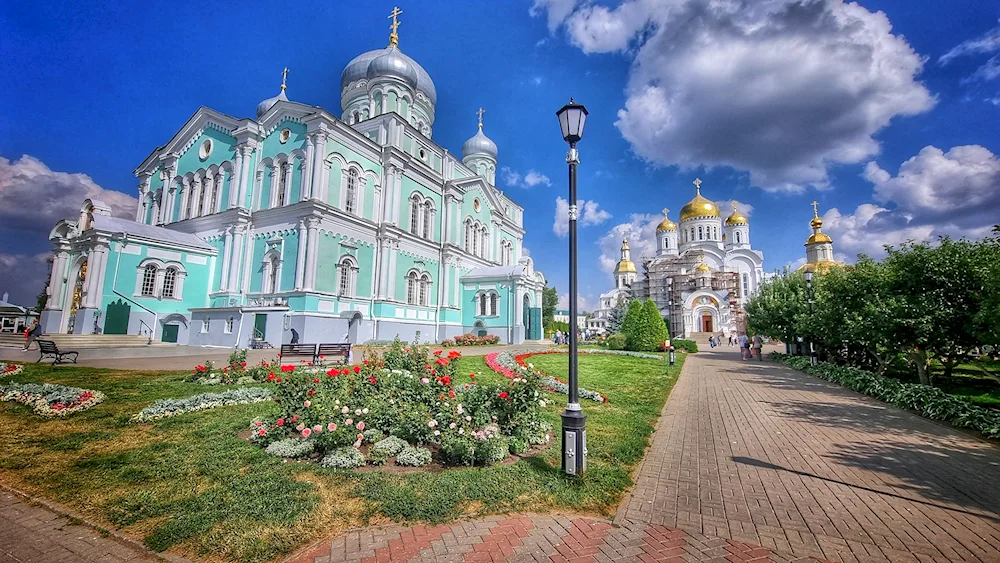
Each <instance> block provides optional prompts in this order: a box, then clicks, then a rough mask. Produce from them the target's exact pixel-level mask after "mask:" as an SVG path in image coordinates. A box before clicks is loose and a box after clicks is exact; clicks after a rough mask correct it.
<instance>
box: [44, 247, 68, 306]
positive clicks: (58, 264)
mask: <svg viewBox="0 0 1000 563" xmlns="http://www.w3.org/2000/svg"><path fill="white" fill-rule="evenodd" d="M68 257H69V255H68V254H67V253H66V252H65V251H62V250H60V251H59V252H57V253H56V256H55V259H53V260H52V272H51V273H50V274H49V289H48V294H49V298H48V300H47V301H46V302H45V308H46V309H61V308H62V302H63V276H64V274H63V271H64V270H65V269H66V260H67V259H68Z"/></svg>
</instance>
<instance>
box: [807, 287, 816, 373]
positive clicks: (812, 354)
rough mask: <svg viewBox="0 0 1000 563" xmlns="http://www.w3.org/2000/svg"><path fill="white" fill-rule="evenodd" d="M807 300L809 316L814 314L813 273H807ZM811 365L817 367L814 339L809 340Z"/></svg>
mask: <svg viewBox="0 0 1000 563" xmlns="http://www.w3.org/2000/svg"><path fill="white" fill-rule="evenodd" d="M806 298H807V300H808V301H809V316H810V317H812V314H813V273H812V271H809V270H807V271H806ZM809 364H810V365H813V366H814V365H816V352H815V350H813V341H812V338H810V339H809Z"/></svg>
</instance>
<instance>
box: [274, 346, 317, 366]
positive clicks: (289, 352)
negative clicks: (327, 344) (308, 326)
mask: <svg viewBox="0 0 1000 563" xmlns="http://www.w3.org/2000/svg"><path fill="white" fill-rule="evenodd" d="M290 358H309V361H310V362H311V361H313V360H315V359H316V345H315V344H282V345H281V360H282V361H284V360H287V359H290Z"/></svg>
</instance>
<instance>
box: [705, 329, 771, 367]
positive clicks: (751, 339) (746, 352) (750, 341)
mask: <svg viewBox="0 0 1000 563" xmlns="http://www.w3.org/2000/svg"><path fill="white" fill-rule="evenodd" d="M708 345H709V346H711V347H712V348H715V347H716V346H722V335H721V334H720V335H718V336H715V335H714V334H713V335H712V336H709V337H708ZM729 345H730V346H734V345H735V346H739V347H740V358H741V359H743V360H749V359H751V358H753V357H754V356H757V359H759V360H760V361H764V356H763V355H762V354H761V349H763V348H764V339H763V338H761V336H760V335H759V334H755V335H753V336H750V335H748V334H730V335H729Z"/></svg>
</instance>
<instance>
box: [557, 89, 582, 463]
mask: <svg viewBox="0 0 1000 563" xmlns="http://www.w3.org/2000/svg"><path fill="white" fill-rule="evenodd" d="M556 117H558V118H559V128H560V129H561V130H562V137H563V139H564V140H565V141H566V142H567V143H569V152H568V153H566V163H567V164H568V165H569V334H570V336H569V402H567V403H566V410H565V411H564V412H563V414H562V468H563V471H564V472H565V473H566V474H567V475H576V476H580V475H583V472H584V471H586V469H587V416H586V415H585V414H583V409H581V408H580V390H579V387H578V382H577V365H576V354H577V342H576V341H577V335H576V310H577V287H576V286H577V283H576V217H577V209H576V165H577V164H579V163H580V158H579V154H578V153H577V152H576V143H577V142H579V141H580V139H582V138H583V126H584V124H585V123H586V122H587V108H585V107H583V105H582V104H577V103H574V102H573V98H570V99H569V103H568V104H566V105H564V106H563V107H562V108H561V109H560V110H559V111H557V112H556Z"/></svg>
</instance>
